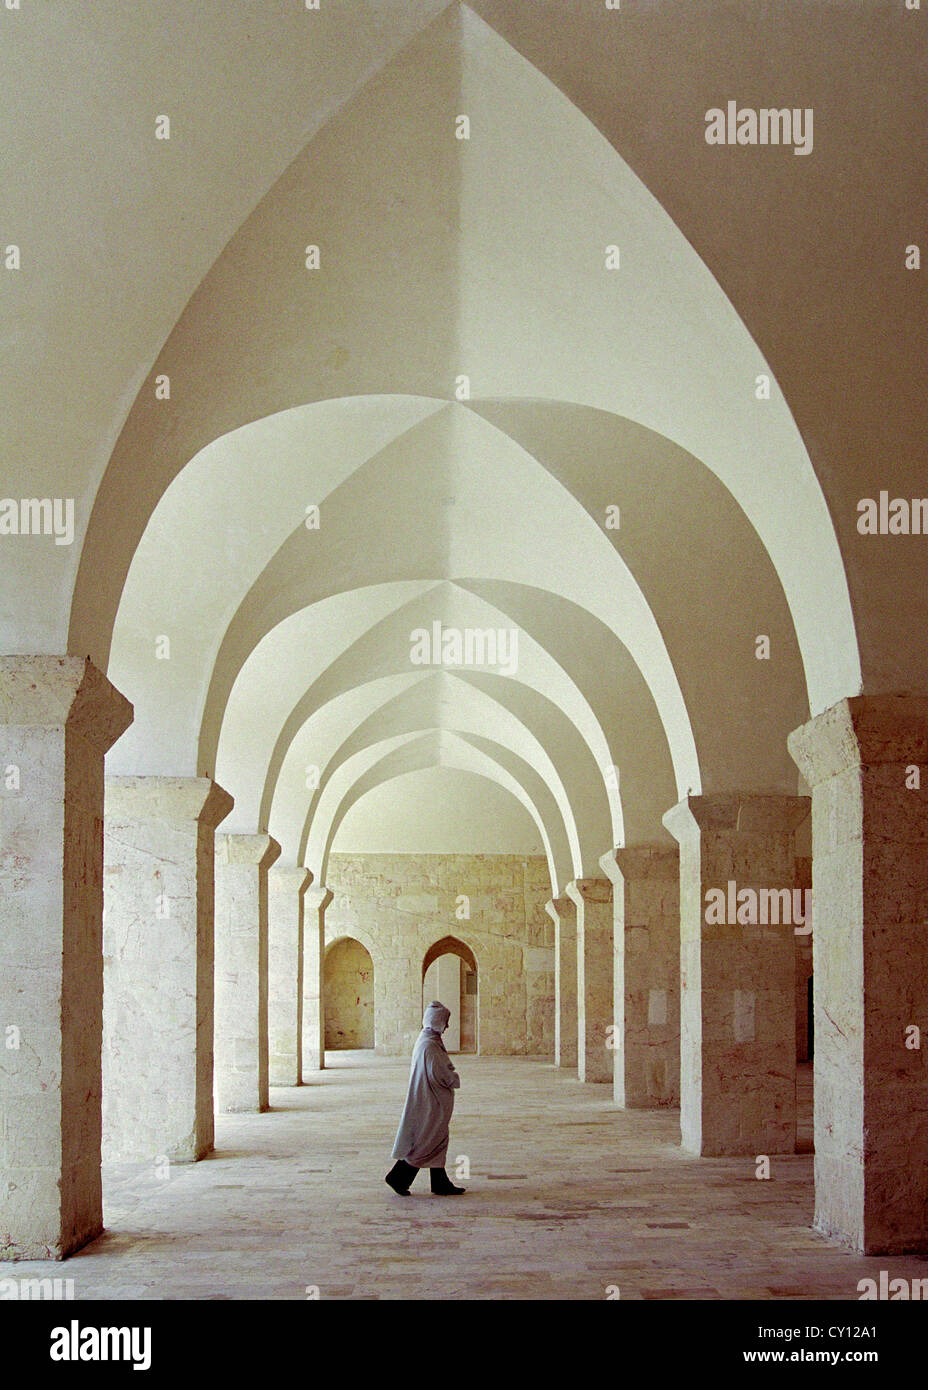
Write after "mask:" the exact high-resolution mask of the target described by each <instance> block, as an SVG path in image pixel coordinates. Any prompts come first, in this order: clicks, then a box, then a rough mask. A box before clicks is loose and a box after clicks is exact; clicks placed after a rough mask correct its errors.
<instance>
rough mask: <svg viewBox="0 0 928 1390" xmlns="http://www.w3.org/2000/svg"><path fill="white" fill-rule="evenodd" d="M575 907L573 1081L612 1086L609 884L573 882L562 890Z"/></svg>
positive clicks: (605, 881)
mask: <svg viewBox="0 0 928 1390" xmlns="http://www.w3.org/2000/svg"><path fill="white" fill-rule="evenodd" d="M567 896H568V897H569V898H570V899H571V900H572V901H573V902H574V903H575V904H576V907H577V1076H578V1078H579V1080H580V1081H608V1082H609V1084H610V1085H612V1075H613V1059H614V1051H613V1048H612V1038H613V1033H612V1031H611V1030H612V1022H613V1004H614V1000H613V994H614V985H613V964H614V963H613V944H612V939H613V920H612V885H611V884H610V882H609V880H608V879H605V878H578V879H576V880H575V881H574V882H573V883H568V885H567Z"/></svg>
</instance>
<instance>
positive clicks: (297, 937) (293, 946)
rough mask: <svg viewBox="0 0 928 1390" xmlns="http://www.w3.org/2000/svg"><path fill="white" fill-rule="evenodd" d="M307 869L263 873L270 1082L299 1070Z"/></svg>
mask: <svg viewBox="0 0 928 1390" xmlns="http://www.w3.org/2000/svg"><path fill="white" fill-rule="evenodd" d="M311 881H312V874H311V873H310V872H309V870H308V869H298V868H296V867H294V866H292V865H281V864H275V865H274V867H273V868H272V869H271V870H270V871H269V873H268V876H267V885H268V897H267V977H268V983H267V1037H268V1079H269V1083H270V1085H271V1086H298V1085H299V1084H300V1080H301V1077H302V1072H303V1039H302V1018H303V899H304V894H305V893H306V889H307V888H308V887H309V885H310V882H311Z"/></svg>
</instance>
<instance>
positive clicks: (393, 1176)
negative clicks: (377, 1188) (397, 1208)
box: [384, 1158, 419, 1197]
mask: <svg viewBox="0 0 928 1390" xmlns="http://www.w3.org/2000/svg"><path fill="white" fill-rule="evenodd" d="M418 1171H419V1169H418V1168H414V1167H413V1166H412V1164H411V1163H406V1162H404V1160H403V1159H402V1158H399V1159H397V1161H396V1163H394V1165H393V1167H392V1168H391V1169H390V1171H389V1173H388V1174H387V1176H386V1177H385V1178H384V1182H385V1183H386V1184H387V1185H388V1187H392V1188H393V1191H394V1192H395V1193H396V1195H397V1196H398V1197H408V1196H409V1189H410V1186H411V1185H412V1181H413V1178H414V1177H415V1176H416V1174H417V1173H418Z"/></svg>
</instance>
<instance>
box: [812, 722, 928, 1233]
mask: <svg viewBox="0 0 928 1390" xmlns="http://www.w3.org/2000/svg"><path fill="white" fill-rule="evenodd" d="M789 748H790V752H791V753H792V755H793V758H794V759H795V760H796V762H797V764H798V765H799V767H800V769H801V770H802V773H803V776H804V777H805V779H806V781H807V782H808V783H809V785H810V787H811V788H812V850H813V857H812V877H813V893H814V909H815V910H814V931H813V934H812V951H813V957H814V967H815V969H814V980H815V984H814V993H815V1019H814V1028H815V1226H816V1228H817V1229H818V1230H820V1231H822V1232H823V1233H825V1234H826V1235H828V1236H831V1237H834V1238H836V1239H838V1240H840V1241H843V1242H844V1243H845V1244H846V1245H849V1246H850V1247H851V1248H852V1249H854V1250H858V1251H861V1252H863V1253H864V1254H867V1255H896V1254H902V1253H904V1252H913V1253H923V1252H925V1251H926V1250H928V1062H926V1058H928V1037H926V1030H928V783H926V780H925V779H926V774H928V698H926V697H925V696H915V695H877V696H858V697H856V698H853V699H848V700H842V701H840V702H839V703H838V704H837V705H834V706H833V707H832V708H831V709H829V710H826V711H825V713H824V714H820V715H818V716H817V717H816V718H815V719H813V720H812V721H811V722H810V723H808V724H806V725H804V726H803V727H802V728H801V729H797V730H796V731H795V732H794V733H793V734H791V735H790V739H789ZM916 1029H917V1030H919V1031H918V1032H917V1033H916V1032H915V1031H914V1030H916ZM916 1044H917V1045H916Z"/></svg>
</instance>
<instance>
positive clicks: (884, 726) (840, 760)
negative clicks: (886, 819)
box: [787, 694, 928, 787]
mask: <svg viewBox="0 0 928 1390" xmlns="http://www.w3.org/2000/svg"><path fill="white" fill-rule="evenodd" d="M787 745H788V747H789V751H790V754H791V756H792V759H793V762H794V763H795V764H796V766H797V767H798V768H799V770H800V772H801V773H802V775H803V777H804V778H805V779H806V781H807V782H808V784H809V786H810V787H816V786H818V785H819V784H820V783H821V782H826V781H828V780H829V778H831V777H837V776H838V775H839V774H840V773H842V772H845V771H846V770H847V769H848V768H851V767H860V766H869V765H872V764H874V763H903V764H906V763H926V762H928V696H924V695H910V694H888V695H854V696H852V697H850V698H849V699H845V700H839V701H838V703H837V704H836V705H832V706H831V708H830V709H826V710H825V711H823V713H822V714H817V715H816V716H815V718H814V719H810V720H809V722H808V724H803V725H801V726H800V728H798V729H794V730H793V732H792V733H791V734H790V735H789V738H788V739H787Z"/></svg>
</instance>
